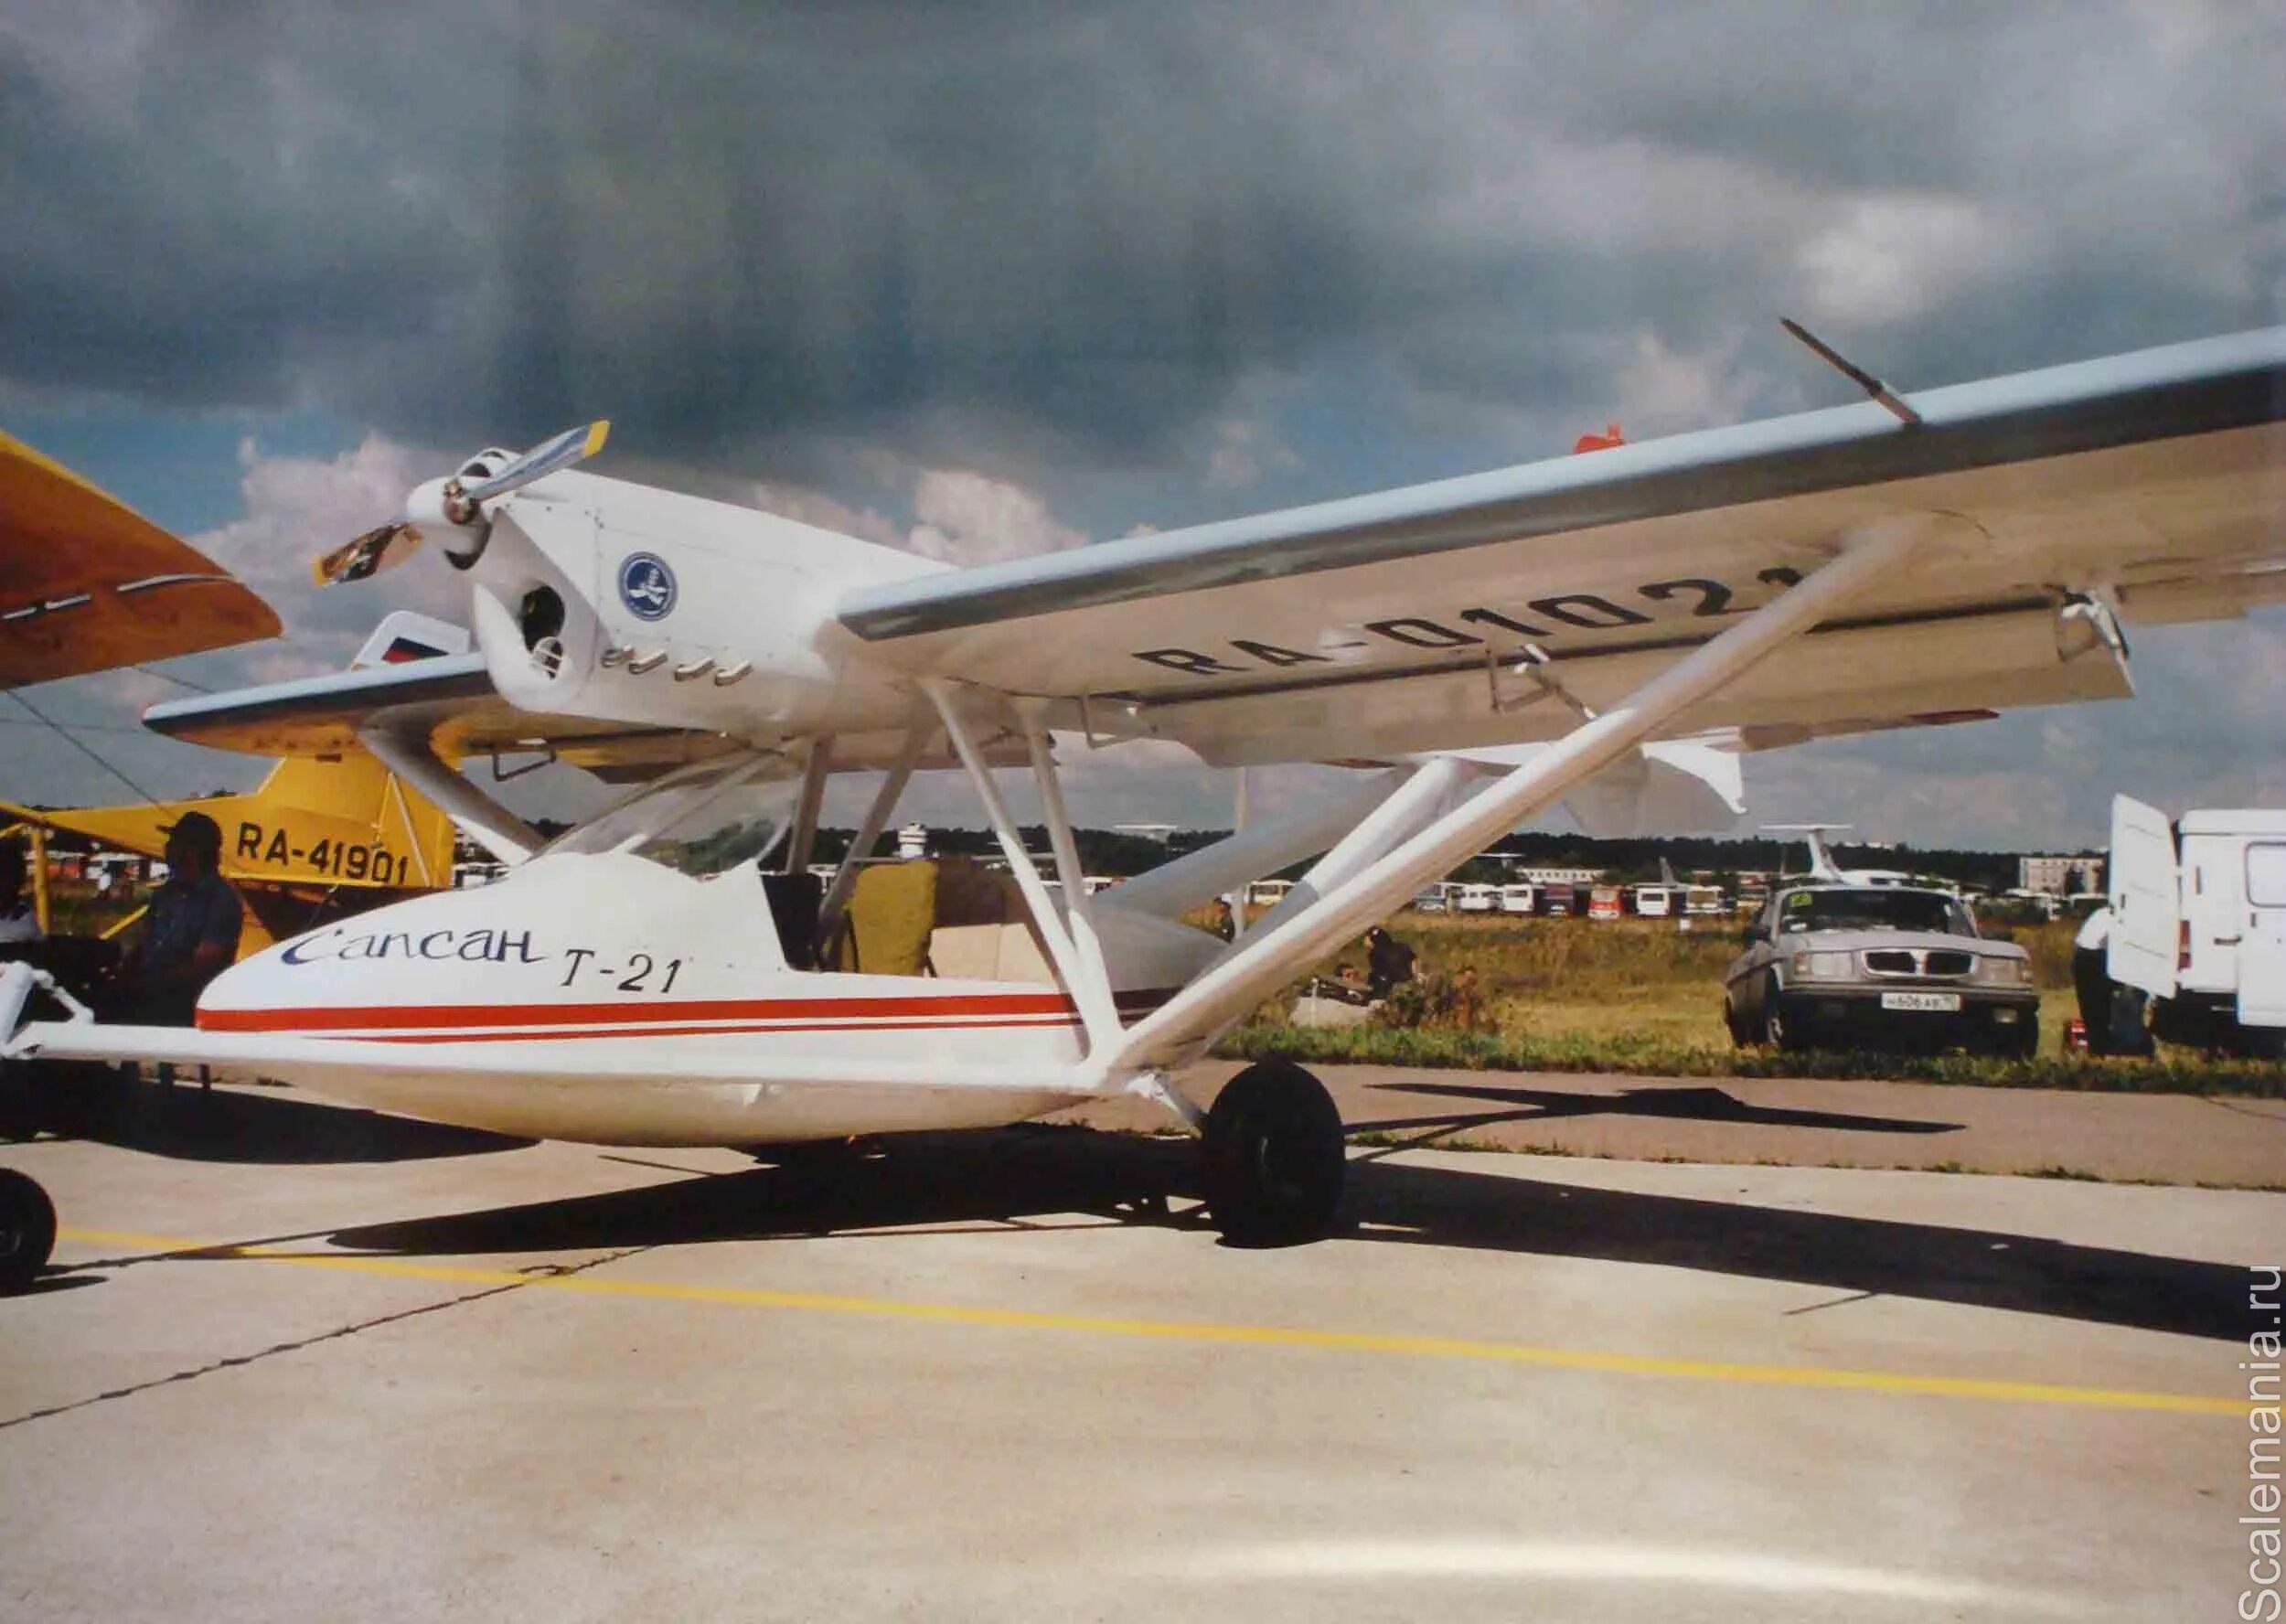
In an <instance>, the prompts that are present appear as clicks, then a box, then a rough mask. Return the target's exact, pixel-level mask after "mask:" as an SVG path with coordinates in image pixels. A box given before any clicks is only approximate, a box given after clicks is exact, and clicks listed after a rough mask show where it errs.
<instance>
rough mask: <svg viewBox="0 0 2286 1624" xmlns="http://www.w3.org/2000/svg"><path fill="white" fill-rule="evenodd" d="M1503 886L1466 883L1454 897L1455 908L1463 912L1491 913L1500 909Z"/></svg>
mask: <svg viewBox="0 0 2286 1624" xmlns="http://www.w3.org/2000/svg"><path fill="white" fill-rule="evenodd" d="M1500 905H1501V888H1500V887H1499V886H1497V885H1464V886H1462V887H1461V888H1460V894H1459V895H1458V897H1456V898H1454V899H1453V906H1454V908H1455V909H1456V910H1457V911H1458V912H1460V913H1496V912H1498V911H1499V908H1500Z"/></svg>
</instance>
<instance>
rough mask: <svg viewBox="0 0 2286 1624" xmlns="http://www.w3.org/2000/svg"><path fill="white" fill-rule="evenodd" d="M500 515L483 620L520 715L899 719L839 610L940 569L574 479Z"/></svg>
mask: <svg viewBox="0 0 2286 1624" xmlns="http://www.w3.org/2000/svg"><path fill="white" fill-rule="evenodd" d="M490 517H491V520H492V529H491V536H490V539H489V540H488V541H486V543H485V545H484V546H483V548H482V550H481V553H480V556H478V557H477V558H476V559H475V561H474V563H473V564H472V565H471V566H470V574H471V579H472V582H473V585H474V589H475V590H474V603H473V605H472V610H471V615H472V623H473V626H474V629H475V634H476V640H477V645H478V646H479V647H480V648H482V650H483V651H484V655H485V663H486V667H487V668H488V669H489V671H490V673H491V677H492V680H493V682H494V683H495V685H496V686H497V688H498V689H499V690H500V692H501V694H502V695H503V696H504V697H506V698H507V699H508V700H511V701H512V702H513V703H515V704H517V705H518V706H519V707H521V708H523V709H525V710H532V711H536V712H542V713H553V714H560V715H576V716H587V717H594V718H598V719H603V720H610V721H625V722H630V723H646V724H653V725H658V726H667V727H678V728H697V729H702V730H707V731H713V732H725V733H732V734H735V735H738V736H741V737H745V738H759V737H763V736H766V735H786V734H796V733H805V732H817V731H863V730H866V729H871V728H890V727H895V726H898V725H899V724H900V723H901V722H902V721H903V717H904V715H905V713H906V710H905V708H906V704H907V701H906V700H904V699H903V697H902V696H901V695H900V694H899V693H898V692H897V691H896V689H894V687H893V686H892V681H891V679H890V677H889V674H887V673H885V672H879V671H871V670H868V669H867V668H864V667H862V666H860V665H857V664H855V663H853V661H852V660H851V658H850V656H851V655H852V654H853V653H855V652H856V651H857V649H858V647H859V646H858V645H857V643H856V640H855V639H853V638H851V637H850V636H849V635H848V634H847V633H846V632H844V631H843V629H842V627H841V625H840V624H839V621H837V620H836V619H835V618H834V606H835V605H836V604H838V603H839V601H840V599H841V598H842V597H843V596H844V594H846V593H849V591H850V590H852V589H853V588H855V587H858V586H862V585H869V584H871V583H873V582H880V581H887V580H895V579H899V578H902V577H904V576H908V575H913V574H915V573H919V572H924V571H929V570H934V569H936V568H940V567H941V566H939V565H936V564H935V563H933V562H931V561H928V560H925V559H922V558H919V557H916V556H914V555H913V554H910V553H903V552H899V551H897V550H894V549H892V548H887V547H881V546H877V545H875V544H873V543H871V542H867V541H860V540H856V539H855V538H853V537H849V536H840V535H836V534H834V533H833V532H831V531H828V530H820V529H814V528H812V527H810V526H808V525H803V524H797V523H796V522H794V521H793V520H791V519H785V518H777V517H776V516H775V515H773V514H767V513H761V512H757V511H756V510H754V509H753V508H739V507H734V506H732V505H730V504H728V503H722V502H711V501H707V500H705V499H703V498H700V497H687V496H683V495H680V494H678V493H676V492H671V491H664V490H658V489H656V488H654V487H652V486H638V485H631V484H627V483H625V482H623V481H619V480H613V479H604V478H599V477H597V476H595V475H588V474H580V473H568V472H567V473H561V474H556V475H550V477H549V478H547V479H546V480H543V481H541V482H539V484H537V485H535V486H531V487H529V488H528V489H526V490H523V491H519V492H518V493H517V495H516V496H515V497H513V498H511V499H509V500H507V501H505V502H502V503H500V504H499V505H498V506H497V508H494V509H493V510H492V512H491V515H490ZM447 534H448V535H449V534H450V531H449V530H448V531H447ZM446 544H447V546H450V545H451V543H450V542H449V541H448V542H447V543H446Z"/></svg>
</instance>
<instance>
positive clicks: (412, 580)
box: [190, 433, 466, 629]
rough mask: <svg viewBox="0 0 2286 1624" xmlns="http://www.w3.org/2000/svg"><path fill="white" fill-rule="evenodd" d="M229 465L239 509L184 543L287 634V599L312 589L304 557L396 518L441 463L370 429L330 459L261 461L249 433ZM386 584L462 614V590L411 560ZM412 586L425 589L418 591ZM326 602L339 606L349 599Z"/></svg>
mask: <svg viewBox="0 0 2286 1624" xmlns="http://www.w3.org/2000/svg"><path fill="white" fill-rule="evenodd" d="M238 460H239V469H240V475H239V494H240V497H242V498H243V500H244V501H245V504H246V511H245V513H244V514H243V515H241V516H240V517H239V518H235V519H232V520H231V521H230V523H229V524H226V525H224V526H222V527H221V528H220V529H212V530H208V531H206V532H204V533H203V534H200V535H198V536H194V537H192V538H191V539H190V540H191V545H192V546H194V547H196V548H198V550H200V551H201V552H204V553H206V554H207V555H208V557H210V558H212V559H214V560H215V561H217V562H218V563H219V564H221V565H222V566H223V567H224V568H226V569H228V570H230V572H231V573H233V574H235V575H237V576H239V577H240V579H241V580H243V581H245V582H247V583H248V584H249V585H251V586H252V587H253V588H254V589H255V590H256V591H257V592H259V593H262V595H263V596H264V597H267V598H269V599H271V601H272V604H273V606H275V607H277V608H278V609H279V611H280V613H281V614H282V616H283V617H284V618H285V619H286V621H287V625H288V627H289V629H291V628H292V626H293V625H294V618H293V616H291V615H288V614H285V611H286V609H287V607H288V604H289V602H290V601H291V600H293V599H295V598H298V597H305V596H306V595H307V594H309V593H311V592H312V591H313V590H314V588H313V583H312V582H311V580H310V561H311V560H312V559H314V558H315V557H316V556H317V555H318V554H320V553H322V552H324V551H326V550H327V549H329V548H334V547H338V546H339V545H341V543H343V542H344V541H347V540H349V539H350V538H352V537H353V536H356V535H358V534H359V533H360V532H362V531H365V530H368V529H372V528H373V527H374V526H375V525H377V524H380V523H382V522H384V521H385V520H388V519H390V518H394V517H396V516H397V515H398V514H399V513H401V511H402V510H403V508H404V502H405V496H406V493H408V492H409V491H411V489H412V488H413V486H416V485H418V484H420V483H421V482H422V480H424V479H429V478H433V477H434V476H435V475H436V474H437V472H438V471H439V469H441V468H443V466H444V465H445V459H443V458H440V457H439V456H437V455H436V454H433V453H431V452H426V451H422V450H418V449H416V448H414V447H412V446H409V445H401V444H399V443H396V442H395V441H393V440H389V439H385V438H383V437H382V436H381V435H379V434H373V433H369V434H368V435H366V437H365V438H364V439H363V440H361V441H359V442H358V443H357V444H356V445H354V446H352V447H351V448H350V449H349V450H347V451H345V452H342V453H341V454H338V455H336V456H331V457H299V456H271V455H268V454H264V452H263V451H262V446H261V445H260V443H257V442H256V441H255V440H253V439H251V437H250V438H248V439H246V440H243V441H241V442H240V444H239V450H238ZM423 566H428V567H423ZM390 581H391V582H392V585H393V586H395V587H396V589H397V590H399V591H404V590H407V589H409V588H410V589H411V590H413V591H414V592H416V593H419V595H421V596H422V597H424V598H425V599H427V600H428V604H427V606H428V607H430V608H432V609H433V611H435V612H438V613H442V614H447V615H453V616H456V617H457V616H461V615H465V613H466V604H465V602H463V601H462V597H463V595H462V593H460V592H459V591H458V590H457V589H454V590H452V591H449V592H448V591H445V590H443V589H445V588H448V587H451V586H452V585H453V578H452V577H451V576H450V575H449V574H448V573H445V572H438V571H436V570H435V569H434V567H433V563H432V562H431V561H429V560H426V559H423V558H422V557H421V556H420V555H419V554H415V555H414V561H413V562H412V563H411V564H408V565H406V566H403V567H402V568H401V570H400V571H399V572H397V573H396V574H394V575H392V576H391V577H390ZM422 585H426V586H428V587H430V588H431V589H432V590H429V591H426V592H422V591H421V586H422ZM355 596H356V597H357V598H358V600H360V606H363V605H364V604H369V603H370V599H369V597H367V596H366V595H365V594H363V593H357V594H355ZM336 601H337V602H340V603H343V604H345V605H346V604H347V603H348V602H349V601H350V599H349V597H347V596H345V597H344V598H341V599H338V600H336ZM448 604H449V606H447V605H448ZM372 618H375V619H378V618H379V615H378V614H376V615H374V616H372Z"/></svg>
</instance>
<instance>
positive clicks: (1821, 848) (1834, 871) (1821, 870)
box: [1762, 823, 1850, 885]
mask: <svg viewBox="0 0 2286 1624" xmlns="http://www.w3.org/2000/svg"><path fill="white" fill-rule="evenodd" d="M1849 827H1850V826H1849V825H1848V824H1846V823H1766V824H1764V825H1763V826H1762V832H1763V833H1764V834H1766V835H1800V837H1801V838H1802V842H1803V844H1805V845H1807V846H1808V847H1809V848H1810V878H1811V879H1812V880H1822V881H1827V882H1828V883H1831V884H1836V885H1846V884H1847V883H1849V878H1848V876H1847V875H1845V874H1843V872H1842V869H1841V865H1840V864H1838V863H1836V862H1835V861H1834V860H1833V853H1832V851H1830V850H1828V849H1826V837H1827V836H1828V835H1838V834H1840V833H1841V832H1842V831H1843V830H1844V829H1846V828H1849Z"/></svg>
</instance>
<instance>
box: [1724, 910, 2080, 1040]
mask: <svg viewBox="0 0 2286 1624" xmlns="http://www.w3.org/2000/svg"><path fill="white" fill-rule="evenodd" d="M1745 943H1746V951H1745V952H1743V953H1741V954H1740V955H1739V956H1737V958H1736V959H1735V960H1733V961H1732V963H1731V966H1730V967H1729V969H1727V970H1726V971H1725V972H1724V978H1723V1021H1724V1024H1725V1025H1726V1026H1727V1027H1728V1028H1729V1029H1730V1035H1731V1040H1732V1041H1733V1042H1736V1043H1737V1044H1739V1045H1740V1046H1741V1047H1745V1046H1746V1045H1747V1044H1752V1043H1768V1044H1770V1045H1772V1046H1774V1047H1776V1048H1779V1049H1881V1050H1909V1051H1922V1050H1934V1049H1949V1048H1954V1047H1960V1048H1967V1049H1971V1050H1975V1051H1978V1052H1984V1053H1993V1054H2017V1055H2024V1054H2030V1053H2032V1052H2034V1051H2035V1049H2036V1048H2037V1046H2038V1044H2039V1042H2040V995H2039V993H2038V992H2036V991H2035V989H2034V988H2033V985H2032V961H2031V959H2030V958H2029V957H2028V956H2026V954H2025V953H2024V949H2023V948H2022V947H2019V946H2016V945H2015V944H2014V942H2003V941H1989V940H1986V939H1984V938H1983V937H1982V936H1980V935H1978V933H1977V927H1976V921H1975V919H1974V917H1973V916H1972V915H1971V913H1970V912H1969V910H1968V909H1967V908H1966V907H1965V906H1963V905H1962V903H1961V902H1960V899H1959V898H1958V897H1955V896H1953V895H1951V894H1950V893H1949V892H1941V891H1928V890H1923V889H1921V888H1918V887H1911V886H1887V885H1885V886H1878V887H1876V886H1864V885H1840V884H1831V883H1826V882H1822V881H1821V882H1811V883H1804V884H1799V885H1791V886H1786V887H1782V888H1780V889H1779V890H1777V891H1774V892H1772V893H1771V897H1770V900H1769V902H1768V903H1767V904H1766V905H1765V906H1764V908H1763V910H1762V912H1761V913H1759V914H1758V915H1757V917H1756V919H1755V921H1754V923H1753V924H1750V925H1748V926H1747V931H1746V935H1745Z"/></svg>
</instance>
